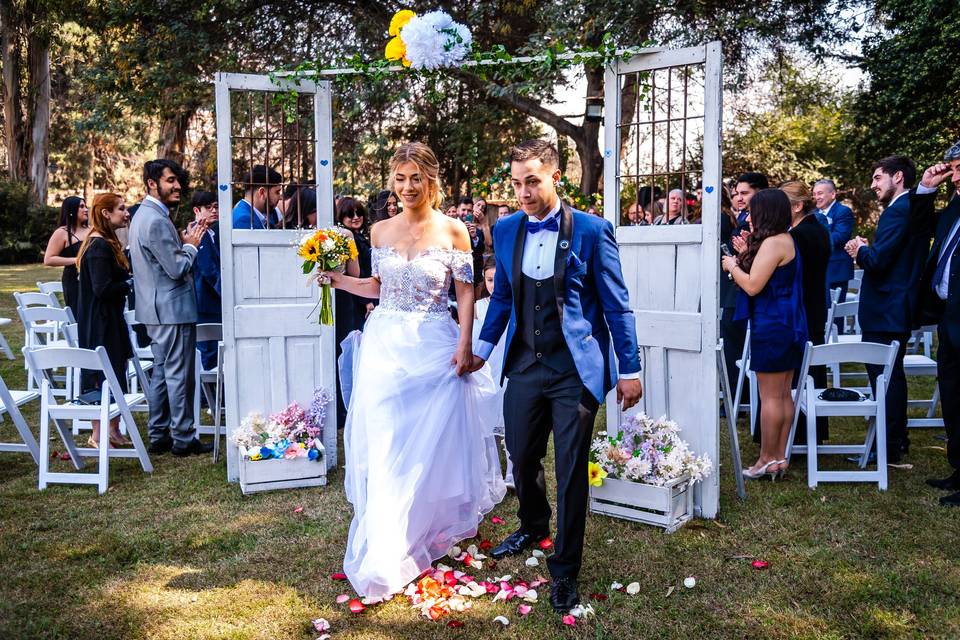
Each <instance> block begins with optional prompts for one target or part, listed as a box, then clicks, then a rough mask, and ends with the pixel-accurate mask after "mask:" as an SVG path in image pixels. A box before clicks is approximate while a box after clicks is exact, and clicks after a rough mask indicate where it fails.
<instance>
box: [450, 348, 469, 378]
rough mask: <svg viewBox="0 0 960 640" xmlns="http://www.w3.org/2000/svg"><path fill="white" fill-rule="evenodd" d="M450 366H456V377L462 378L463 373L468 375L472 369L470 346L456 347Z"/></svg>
mask: <svg viewBox="0 0 960 640" xmlns="http://www.w3.org/2000/svg"><path fill="white" fill-rule="evenodd" d="M450 364H452V365H455V366H456V369H457V375H458V376H462V375H463V374H465V373H470V371H471V370H472V368H473V348H472V346H471V345H469V344H466V345H460V346H458V347H457V351H456V352H455V353H454V354H453V357H452V358H451V359H450Z"/></svg>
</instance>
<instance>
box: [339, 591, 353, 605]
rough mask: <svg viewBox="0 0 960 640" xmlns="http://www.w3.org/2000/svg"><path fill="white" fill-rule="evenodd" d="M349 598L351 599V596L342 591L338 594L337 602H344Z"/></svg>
mask: <svg viewBox="0 0 960 640" xmlns="http://www.w3.org/2000/svg"><path fill="white" fill-rule="evenodd" d="M349 599H350V596H348V595H347V594H345V593H341V594H340V595H338V596H337V604H343V603H344V602H346V601H347V600H349Z"/></svg>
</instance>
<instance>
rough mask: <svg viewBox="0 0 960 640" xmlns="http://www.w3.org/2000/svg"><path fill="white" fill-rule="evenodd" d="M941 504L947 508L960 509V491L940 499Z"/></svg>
mask: <svg viewBox="0 0 960 640" xmlns="http://www.w3.org/2000/svg"><path fill="white" fill-rule="evenodd" d="M940 504H942V505H943V506H945V507H960V491H957V492H956V493H951V494H950V495H948V496H943V497H942V498H940Z"/></svg>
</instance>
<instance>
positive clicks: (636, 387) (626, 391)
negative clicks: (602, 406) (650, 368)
mask: <svg viewBox="0 0 960 640" xmlns="http://www.w3.org/2000/svg"><path fill="white" fill-rule="evenodd" d="M642 397H643V385H641V384H640V379H639V378H637V379H634V380H620V381H619V382H618V383H617V404H619V405H620V406H621V407H622V408H623V410H624V411H626V410H627V409H629V408H630V407H632V406H634V405H635V404H637V403H638V402H640V398H642Z"/></svg>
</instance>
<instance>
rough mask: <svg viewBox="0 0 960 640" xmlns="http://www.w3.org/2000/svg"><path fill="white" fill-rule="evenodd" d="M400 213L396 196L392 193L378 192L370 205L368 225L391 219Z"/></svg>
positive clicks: (386, 191)
mask: <svg viewBox="0 0 960 640" xmlns="http://www.w3.org/2000/svg"><path fill="white" fill-rule="evenodd" d="M399 212H400V208H399V207H398V206H397V196H396V194H395V193H393V192H392V191H388V190H386V189H384V190H383V191H380V192H379V193H378V194H377V195H376V197H375V198H374V199H373V202H372V203H371V204H370V224H374V223H377V222H380V221H381V220H386V219H388V218H392V217H393V216H395V215H397V214H398V213H399Z"/></svg>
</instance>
